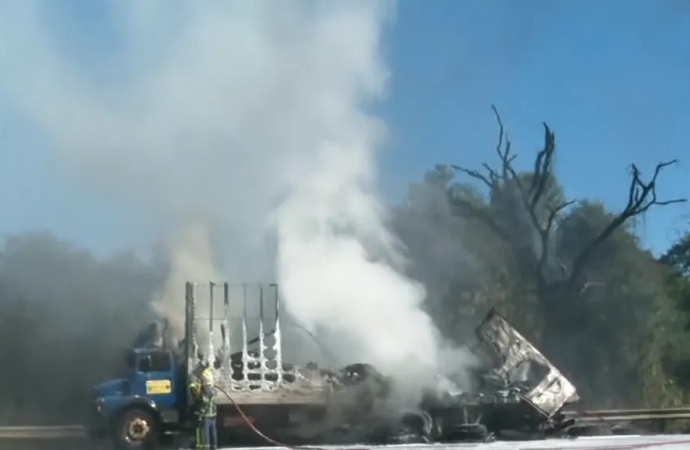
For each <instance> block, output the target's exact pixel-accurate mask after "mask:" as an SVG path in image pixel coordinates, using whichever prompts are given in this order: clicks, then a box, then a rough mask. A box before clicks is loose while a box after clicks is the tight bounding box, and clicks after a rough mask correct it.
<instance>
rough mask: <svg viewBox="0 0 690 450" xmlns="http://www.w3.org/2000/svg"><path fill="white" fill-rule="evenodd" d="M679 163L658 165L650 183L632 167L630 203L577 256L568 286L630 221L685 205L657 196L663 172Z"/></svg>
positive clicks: (574, 282) (673, 161)
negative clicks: (654, 210)
mask: <svg viewBox="0 0 690 450" xmlns="http://www.w3.org/2000/svg"><path fill="white" fill-rule="evenodd" d="M676 163H677V161H676V160H675V159H674V160H671V161H667V162H661V163H659V164H657V165H656V168H655V169H654V175H653V176H652V179H651V180H650V181H649V182H646V183H645V182H644V181H642V178H641V173H640V170H639V169H638V168H637V166H636V165H635V164H632V165H631V166H630V175H631V179H630V186H629V188H628V202H627V203H626V205H625V207H624V208H623V209H622V210H621V212H619V213H618V214H617V215H616V216H615V217H614V218H613V219H612V220H611V221H610V222H609V223H608V225H606V227H604V229H603V230H601V232H599V234H598V235H597V236H596V237H595V238H594V239H592V240H591V241H590V242H589V243H588V244H587V245H585V247H584V248H583V249H582V251H581V252H580V253H579V254H578V255H577V257H576V258H575V260H574V262H573V268H572V271H571V273H570V277H569V279H568V285H569V286H570V287H572V286H574V285H575V284H576V283H577V282H578V280H579V278H580V275H581V274H582V271H583V270H584V267H585V265H586V264H587V261H588V260H589V259H590V258H591V256H592V254H593V253H594V252H595V251H596V250H597V248H599V246H600V245H601V244H602V243H603V242H604V241H605V240H606V239H607V238H608V237H609V236H611V235H612V234H613V232H614V231H616V229H618V228H619V227H620V226H621V225H623V224H624V223H625V222H626V221H627V220H628V219H630V218H632V217H635V216H638V215H640V214H644V213H645V212H647V211H648V210H649V209H650V208H651V207H652V206H664V205H671V204H674V203H684V202H686V201H687V199H684V198H677V199H672V200H658V199H657V194H656V181H657V178H658V177H659V174H660V173H661V171H662V170H663V169H664V168H666V167H668V166H671V165H674V164H676Z"/></svg>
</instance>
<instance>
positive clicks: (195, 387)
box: [189, 380, 203, 448]
mask: <svg viewBox="0 0 690 450" xmlns="http://www.w3.org/2000/svg"><path fill="white" fill-rule="evenodd" d="M202 394H203V392H202V387H201V383H199V382H198V381H196V380H193V381H192V382H191V383H189V395H190V399H191V409H192V414H193V415H194V429H195V434H194V446H195V448H201V446H202V444H203V440H202V434H201V433H202V426H203V421H202V418H201V413H202V410H203V395H202Z"/></svg>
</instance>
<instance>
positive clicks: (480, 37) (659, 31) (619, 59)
mask: <svg viewBox="0 0 690 450" xmlns="http://www.w3.org/2000/svg"><path fill="white" fill-rule="evenodd" d="M56 3H57V2H56ZM67 4H69V7H66V8H65V9H63V10H62V12H61V15H62V17H63V18H64V19H65V22H64V24H65V26H64V27H62V28H61V29H62V30H63V31H62V32H63V33H64V34H65V39H66V40H68V41H69V42H72V43H74V42H81V44H80V45H81V47H80V48H79V49H77V53H78V54H81V55H83V57H84V58H85V60H88V59H89V58H95V57H98V56H97V55H99V54H106V53H107V52H108V51H111V50H112V48H113V46H114V42H115V39H116V37H115V36H113V31H112V30H111V29H109V28H108V27H107V26H105V25H104V24H107V23H108V21H107V20H104V17H106V15H107V13H108V11H107V8H101V7H98V6H93V5H95V4H96V2H76V1H70V2H65V5H67ZM89 4H91V5H92V6H89V7H88V8H85V5H89ZM688 24H690V5H689V4H687V3H685V4H684V3H683V2H682V1H680V0H678V1H674V0H669V1H655V0H647V1H641V0H626V1H625V2H623V1H622V0H621V1H618V2H614V1H606V2H594V1H589V2H585V1H580V2H574V1H573V2H565V1H558V2H554V1H536V0H522V1H519V2H516V1H510V0H506V1H491V0H463V1H453V0H438V1H433V2H431V1H428V2H424V1H415V0H401V1H399V3H398V9H397V14H396V18H395V21H394V22H393V23H392V24H391V25H390V26H389V27H388V29H387V32H386V36H385V41H384V46H385V54H386V58H387V63H388V66H389V70H390V72H391V80H390V85H389V88H388V96H387V99H386V101H385V103H384V104H382V105H381V107H380V111H381V114H382V115H383V117H384V119H385V120H386V121H387V123H388V126H389V128H390V132H391V136H392V140H391V142H390V145H389V148H387V149H386V152H385V153H384V155H383V157H382V173H383V180H382V181H383V185H384V187H385V192H386V195H387V196H388V197H389V198H390V199H392V200H397V199H399V198H401V197H402V195H404V191H405V188H406V186H407V184H408V183H409V182H410V181H413V180H418V179H419V178H421V176H422V175H423V173H424V172H425V171H426V170H428V169H430V168H432V167H433V166H434V165H435V164H437V163H457V164H461V165H464V166H470V167H473V166H480V165H481V163H483V162H493V161H495V155H494V153H493V149H494V145H495V139H496V124H495V121H494V119H493V116H492V114H491V111H490V109H489V107H490V105H491V104H492V103H493V104H496V105H497V107H498V108H499V109H500V111H501V114H502V117H503V121H504V123H505V125H506V127H507V130H508V132H509V133H510V135H511V138H512V140H513V142H514V148H515V150H516V152H517V153H518V154H519V161H521V162H522V163H523V164H525V166H524V167H529V164H530V163H531V158H532V156H533V155H534V152H535V151H536V150H537V149H538V148H539V145H540V143H541V139H542V135H543V131H542V128H541V122H542V121H546V122H547V123H548V124H549V125H550V126H551V127H552V129H553V130H554V131H555V132H556V136H557V142H558V145H559V154H558V156H557V160H556V170H557V173H558V176H559V178H560V180H561V182H562V184H563V185H564V186H565V188H566V192H567V194H568V195H569V196H571V197H574V198H584V197H588V198H596V199H600V200H603V201H604V202H606V203H607V204H608V205H610V206H611V207H612V208H614V207H617V206H620V205H622V203H623V201H624V197H625V194H626V189H627V172H626V167H627V165H628V164H629V163H631V162H636V163H637V164H638V165H639V167H640V168H641V169H642V170H643V171H646V172H649V171H651V170H652V169H653V167H654V165H655V164H656V163H657V162H658V161H660V160H666V159H672V158H678V159H680V161H681V165H680V166H679V167H676V168H671V169H669V170H668V171H667V172H666V173H664V175H663V178H662V180H661V183H660V186H659V193H660V195H662V196H663V197H667V198H675V197H682V196H685V195H688V194H690V189H688V186H689V183H688V178H689V176H690V150H689V149H688V143H689V142H690V26H688ZM67 25H69V26H67ZM99 67H101V68H103V67H106V68H107V67H108V66H107V65H101V66H99ZM0 118H1V119H2V120H0V148H2V149H3V150H2V154H3V155H4V158H3V160H4V161H3V164H2V165H0V208H2V211H3V212H4V214H3V220H2V221H0V232H3V233H6V232H16V231H22V230H26V229H35V228H49V229H51V230H53V231H55V232H56V233H57V234H59V235H61V236H64V237H66V238H68V239H71V240H74V241H76V242H78V243H80V244H82V245H84V246H87V247H89V248H92V249H96V250H98V251H99V252H105V251H111V250H112V249H114V248H116V247H119V246H122V245H124V243H126V242H127V241H128V240H130V239H131V237H132V235H133V233H131V230H129V231H128V230H127V228H128V225H127V223H126V221H125V220H124V218H123V217H122V216H121V215H118V214H116V213H114V212H113V211H114V210H115V209H114V207H113V206H112V205H109V204H108V203H107V202H105V203H104V202H103V201H102V199H101V198H100V197H97V196H96V195H95V194H92V193H90V192H85V191H84V190H83V189H82V188H81V187H80V186H79V185H77V184H76V183H73V182H71V181H70V178H69V175H68V174H67V173H66V171H65V168H64V167H61V166H60V164H59V162H58V161H56V160H54V159H53V158H51V156H50V155H51V154H50V152H48V151H45V147H46V143H45V142H42V140H41V136H40V135H37V134H36V132H35V131H36V130H34V129H32V127H31V126H30V124H27V123H24V122H22V120H21V119H20V118H19V117H18V116H16V115H15V114H14V113H13V111H11V110H9V109H8V108H7V105H3V103H2V100H1V99H0ZM20 193H21V195H20ZM688 211H689V210H688V207H687V206H681V207H667V208H659V209H655V210H653V211H652V212H651V213H650V214H649V215H648V216H647V218H646V220H645V221H644V222H643V223H642V224H641V225H640V227H639V229H638V230H639V232H640V234H641V236H642V237H643V239H644V240H645V242H646V243H647V244H648V245H649V246H651V248H653V249H654V250H657V251H658V250H661V249H663V248H664V247H665V246H667V245H668V242H669V240H671V239H673V237H674V236H675V235H676V234H677V233H678V231H679V230H682V229H684V228H688V226H687V225H688V223H689V222H690V215H689V214H688ZM134 234H136V233H134Z"/></svg>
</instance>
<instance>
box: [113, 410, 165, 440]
mask: <svg viewBox="0 0 690 450" xmlns="http://www.w3.org/2000/svg"><path fill="white" fill-rule="evenodd" d="M114 431H115V436H114V438H115V439H114V440H115V444H116V447H117V448H120V449H152V448H156V447H157V446H158V423H157V421H156V418H155V417H154V416H153V414H151V413H149V412H148V411H145V410H142V409H130V410H128V411H125V413H124V414H122V416H121V417H120V420H118V422H117V425H116V427H115V430H114Z"/></svg>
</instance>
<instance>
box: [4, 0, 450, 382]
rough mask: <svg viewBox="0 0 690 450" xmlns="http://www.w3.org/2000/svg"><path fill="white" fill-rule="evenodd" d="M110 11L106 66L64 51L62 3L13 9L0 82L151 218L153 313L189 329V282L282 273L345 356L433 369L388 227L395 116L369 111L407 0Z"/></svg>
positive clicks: (71, 158)
mask: <svg viewBox="0 0 690 450" xmlns="http://www.w3.org/2000/svg"><path fill="white" fill-rule="evenodd" d="M111 6H112V7H113V8H115V11H114V12H113V13H112V14H111V16H112V17H114V19H113V20H114V22H113V23H111V24H108V26H111V27H112V28H113V32H114V33H116V34H117V36H118V39H117V42H118V47H117V49H116V50H115V51H114V52H113V55H114V56H112V60H111V61H110V62H111V64H110V65H109V70H108V73H107V74H105V75H103V76H97V75H96V74H94V73H93V72H92V71H89V70H88V69H87V68H85V67H87V66H85V65H84V64H83V63H81V62H80V61H79V59H78V58H77V57H76V56H75V55H73V54H69V53H67V52H66V51H65V50H64V48H62V47H60V46H59V45H57V44H56V42H57V40H56V38H55V36H54V35H53V32H52V31H51V30H52V29H53V28H54V27H53V25H54V24H53V21H55V20H57V19H54V18H52V17H51V14H53V13H55V12H54V11H53V9H54V8H57V6H54V5H53V4H52V3H51V2H49V1H22V2H14V3H12V4H11V5H10V4H9V3H7V4H4V5H3V7H2V11H1V12H0V64H1V65H2V67H4V68H6V67H11V68H12V69H10V70H5V69H3V73H2V74H0V80H1V81H2V83H1V84H0V87H3V88H5V89H3V91H2V95H3V97H4V98H5V99H8V100H9V101H10V103H11V105H12V106H13V107H15V108H17V109H18V110H20V111H21V113H22V114H23V115H24V116H25V117H26V118H27V119H28V120H30V121H31V122H32V123H33V124H35V125H36V126H37V127H38V129H39V130H40V131H41V133H43V134H44V135H45V137H46V139H47V140H48V141H49V143H50V147H51V148H52V149H53V150H54V152H55V155H56V156H57V157H58V158H59V160H60V162H61V163H62V164H66V165H67V166H68V167H69V170H70V174H71V175H72V176H73V177H75V178H76V179H78V180H79V182H80V183H81V186H82V187H83V189H88V190H93V191H95V192H97V193H98V195H100V196H102V198H103V201H115V202H118V204H120V205H123V206H122V208H123V210H124V211H125V213H126V214H127V215H128V216H129V217H131V220H132V221H133V223H137V222H138V221H140V222H142V223H143V222H146V223H153V224H154V226H153V227H151V228H150V229H153V230H154V231H153V232H151V233H150V237H149V238H150V243H151V245H159V244H162V245H163V250H162V251H160V252H159V254H160V255H165V256H164V259H165V263H166V264H167V267H169V272H168V275H167V279H166V281H165V282H164V283H163V284H162V285H160V286H158V287H157V288H156V289H155V290H154V291H153V292H152V293H151V299H150V300H151V302H152V303H151V304H152V308H153V311H154V312H155V313H156V314H161V315H163V316H164V317H167V318H169V319H171V322H172V324H173V325H175V326H176V328H177V329H181V326H182V322H181V319H182V317H183V316H182V314H183V313H184V310H183V305H184V291H183V289H184V282H185V281H187V280H193V281H205V280H229V281H242V280H250V281H254V280H262V281H274V280H276V281H278V283H279V284H280V285H281V286H282V290H283V302H284V307H285V309H286V311H287V312H288V314H289V315H290V316H291V317H292V320H294V321H296V322H297V323H299V324H300V325H301V326H303V327H304V328H306V329H307V330H309V331H311V332H312V333H315V334H318V333H323V334H324V335H328V336H330V337H331V339H329V340H328V342H329V343H331V344H332V343H333V342H340V344H339V347H340V348H334V349H332V350H333V352H334V353H335V354H338V355H339V357H340V358H342V359H343V360H345V361H347V360H356V361H364V362H370V363H374V364H376V365H377V366H378V367H379V368H380V369H381V370H382V371H383V372H384V373H388V374H394V373H396V374H402V375H403V376H405V375H406V374H409V375H412V372H411V371H412V369H411V367H418V368H423V370H424V371H425V372H424V373H427V374H429V373H432V372H431V371H433V369H434V368H435V366H436V364H437V362H438V361H437V351H438V349H439V348H440V341H439V337H438V333H437V330H436V328H435V326H434V324H433V322H432V320H431V319H430V317H429V316H428V315H427V314H426V313H425V312H423V311H422V309H421V304H422V301H423V300H424V297H425V289H424V287H423V285H422V284H420V283H418V282H416V281H415V280H412V279H409V278H407V277H406V276H405V275H404V274H403V273H404V267H405V257H404V248H403V246H402V245H401V244H400V243H399V242H398V241H397V240H396V238H395V237H394V236H393V235H392V234H391V232H390V231H389V230H388V229H387V226H386V222H387V214H388V212H387V210H386V208H385V207H384V206H383V204H382V203H381V200H380V197H379V193H378V192H377V174H378V169H377V164H376V162H377V156H378V152H379V149H380V148H381V145H382V143H383V142H384V139H385V138H386V127H385V123H383V122H381V121H380V120H379V119H378V118H377V117H376V116H375V115H373V114H372V113H370V112H368V109H369V107H370V106H372V105H373V104H375V103H376V102H377V101H379V100H381V99H383V98H384V96H385V94H386V86H387V80H388V76H389V74H388V72H387V69H386V65H385V61H384V59H383V57H382V52H381V35H382V32H383V30H384V27H385V26H386V25H387V23H388V22H389V21H391V20H392V19H393V15H392V13H393V11H394V8H393V7H394V4H393V3H390V2H373V1H361V2H278V3H275V2H268V1H253V2H203V3H197V2H194V3H192V2H184V3H182V2H180V3H177V2H175V3H172V4H171V3H170V2H160V1H159V2H155V1H147V2H113V3H112V4H111ZM10 13H11V14H10ZM8 86H11V89H7V87H8ZM121 301H128V299H121ZM334 336H336V337H338V339H333V337H334ZM419 370H420V369H416V370H415V372H416V373H415V374H414V376H419V375H420V374H421V372H419ZM430 370H431V371H430Z"/></svg>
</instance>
